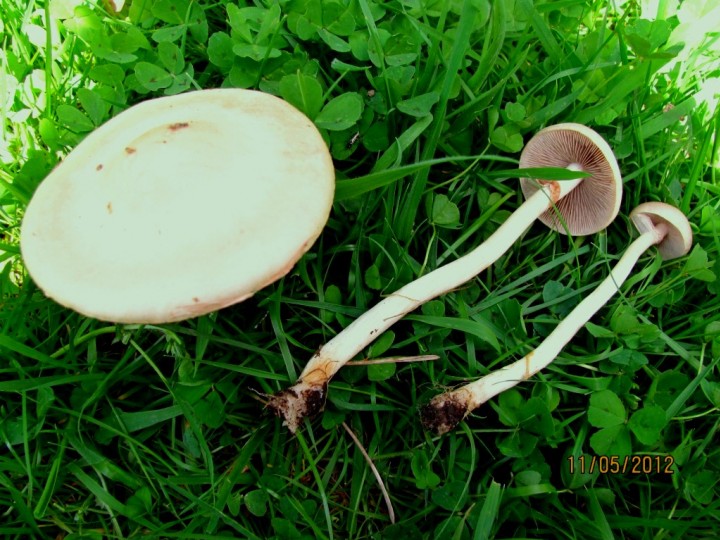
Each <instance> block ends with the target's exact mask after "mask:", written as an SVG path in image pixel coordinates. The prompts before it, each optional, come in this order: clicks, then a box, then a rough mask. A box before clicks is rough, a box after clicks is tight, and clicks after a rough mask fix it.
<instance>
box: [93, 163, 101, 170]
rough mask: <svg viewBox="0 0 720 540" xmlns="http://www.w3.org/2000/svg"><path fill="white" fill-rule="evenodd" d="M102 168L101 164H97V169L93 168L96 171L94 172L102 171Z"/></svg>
mask: <svg viewBox="0 0 720 540" xmlns="http://www.w3.org/2000/svg"><path fill="white" fill-rule="evenodd" d="M102 168H103V164H102V163H98V165H97V167H95V170H96V171H102Z"/></svg>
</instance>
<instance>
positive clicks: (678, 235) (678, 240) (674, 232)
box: [630, 202, 693, 260]
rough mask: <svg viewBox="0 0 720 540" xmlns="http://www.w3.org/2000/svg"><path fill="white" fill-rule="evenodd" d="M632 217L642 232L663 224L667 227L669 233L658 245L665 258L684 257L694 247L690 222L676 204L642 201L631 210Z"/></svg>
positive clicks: (661, 254)
mask: <svg viewBox="0 0 720 540" xmlns="http://www.w3.org/2000/svg"><path fill="white" fill-rule="evenodd" d="M630 219H631V220H632V222H633V224H634V225H635V227H636V228H637V230H638V231H639V232H640V233H641V234H642V233H644V232H647V231H648V230H649V229H650V228H651V227H657V226H658V225H661V224H662V225H664V226H665V227H666V228H667V234H666V235H665V237H664V238H663V239H662V240H661V241H660V243H659V244H658V245H657V248H658V251H659V252H660V256H661V257H662V258H663V259H665V260H669V259H675V258H677V257H682V256H683V255H686V254H687V253H688V252H689V251H690V248H691V247H692V241H693V234H692V229H691V228H690V223H689V222H688V219H687V217H685V214H683V213H682V212H681V211H680V210H678V209H677V208H675V207H674V206H670V205H669V204H665V203H661V202H647V203H642V204H640V205H638V206H637V207H635V209H634V210H633V211H632V212H630Z"/></svg>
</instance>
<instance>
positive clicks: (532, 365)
mask: <svg viewBox="0 0 720 540" xmlns="http://www.w3.org/2000/svg"><path fill="white" fill-rule="evenodd" d="M630 219H631V220H632V222H633V224H634V225H635V227H636V228H637V230H638V231H639V232H640V236H639V237H638V238H637V239H636V240H635V241H634V242H633V243H632V244H630V246H629V247H628V248H627V250H626V251H625V253H624V254H623V256H622V257H621V258H620V260H619V261H618V263H617V264H616V265H615V267H614V268H613V269H612V271H611V273H610V275H609V276H608V277H606V278H605V279H604V280H603V282H602V283H601V284H600V285H599V286H598V287H597V288H596V289H595V290H594V291H593V292H592V293H591V294H590V295H589V296H588V297H587V298H585V299H584V300H583V301H582V302H580V303H579V304H578V305H577V306H576V307H575V308H574V309H573V310H572V311H571V312H570V313H569V314H568V315H567V316H566V317H565V318H564V319H563V320H562V321H561V322H560V323H559V324H558V325H557V326H556V327H555V329H554V330H553V331H552V332H551V333H550V335H549V336H547V337H546V338H545V340H544V341H543V342H542V343H541V344H540V345H539V346H538V347H537V348H536V349H535V350H534V351H531V352H530V353H528V354H527V355H526V356H525V357H524V358H522V359H521V360H518V361H516V362H514V363H512V364H510V365H509V366H506V367H503V368H501V369H499V370H497V371H494V372H492V373H490V374H488V375H485V376H484V377H482V378H480V379H478V380H476V381H474V382H471V383H469V384H466V385H464V386H461V387H459V388H457V389H455V390H452V391H450V392H446V393H444V394H440V395H438V396H435V397H434V398H433V399H432V400H431V401H430V402H429V403H428V404H427V405H425V406H423V407H422V408H421V409H420V418H421V421H422V423H423V425H424V427H425V428H426V429H428V430H431V431H434V432H435V433H437V434H439V435H442V434H443V433H447V432H448V431H450V430H452V429H453V428H454V427H455V426H456V425H457V424H458V423H459V422H460V421H461V420H463V419H464V418H465V417H466V416H467V415H468V414H470V412H472V411H473V410H474V409H476V408H477V407H479V406H480V405H482V404H483V403H485V402H486V401H488V400H489V399H490V398H492V397H494V396H496V395H498V394H499V393H501V392H504V391H505V390H507V389H509V388H512V387H513V386H515V385H517V384H518V383H520V382H522V381H525V380H527V379H529V378H530V377H532V376H533V375H534V374H535V373H537V372H538V371H540V370H541V369H543V368H544V367H546V366H547V365H549V364H550V363H551V362H552V361H553V360H554V359H555V358H556V357H557V355H558V354H559V353H560V351H561V350H562V349H563V347H564V346H565V345H566V344H567V343H568V342H569V341H570V340H571V339H572V338H573V336H574V335H575V334H576V333H577V332H578V330H580V328H582V327H583V326H584V325H585V323H586V322H588V321H589V320H590V319H591V318H592V317H593V315H595V313H597V311H598V310H599V309H600V308H601V307H602V306H603V305H605V303H607V301H608V300H610V298H611V297H612V296H613V295H614V294H615V293H616V292H617V291H618V289H619V288H620V287H621V286H622V284H623V283H624V281H625V280H626V279H627V277H628V275H629V274H630V272H631V271H632V269H633V267H634V266H635V263H636V262H637V261H638V259H639V258H640V256H641V255H642V254H643V253H644V252H645V251H646V250H648V249H649V248H650V247H651V246H657V248H658V251H659V252H660V255H661V257H662V258H663V259H664V260H670V259H675V258H677V257H681V256H683V255H685V254H686V253H687V252H688V251H690V247H691V245H692V230H691V229H690V224H689V223H688V220H687V218H686V217H685V216H684V215H683V213H682V212H681V211H680V210H678V209H677V208H675V207H673V206H670V205H667V204H664V203H657V202H650V203H644V204H641V205H639V206H638V207H637V208H635V209H634V210H633V211H632V212H631V214H630Z"/></svg>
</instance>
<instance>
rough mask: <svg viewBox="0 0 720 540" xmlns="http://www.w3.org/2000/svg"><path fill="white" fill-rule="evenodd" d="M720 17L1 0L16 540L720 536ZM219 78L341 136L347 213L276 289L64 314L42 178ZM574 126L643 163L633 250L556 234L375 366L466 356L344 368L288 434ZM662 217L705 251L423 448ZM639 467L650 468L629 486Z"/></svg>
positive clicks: (617, 233)
mask: <svg viewBox="0 0 720 540" xmlns="http://www.w3.org/2000/svg"><path fill="white" fill-rule="evenodd" d="M711 4H712V3H705V2H700V1H697V0H691V1H685V2H684V3H683V4H682V6H680V7H677V6H674V4H673V3H669V2H663V3H658V5H656V6H653V5H652V2H649V3H643V4H642V5H643V6H644V7H643V8H641V7H640V5H639V4H637V3H632V2H629V3H625V4H624V5H623V8H622V9H620V8H616V7H614V4H612V3H608V2H604V1H601V0H597V1H595V2H588V3H584V4H583V3H575V2H543V1H540V0H538V1H536V2H531V1H529V0H516V1H515V2H507V3H506V2H493V6H492V7H491V5H490V3H489V2H486V1H478V2H469V1H464V2H460V1H457V2H448V3H445V2H434V3H433V2H423V3H421V2H400V1H396V0H392V1H389V2H385V3H380V2H376V1H374V0H358V1H357V2H344V1H337V2H317V1H315V2H314V1H311V0H292V1H290V2H282V3H273V2H264V3H263V2H256V3H255V4H252V5H250V4H246V3H244V2H243V3H240V5H238V4H236V3H233V2H229V1H227V0H219V1H212V2H211V1H200V2H190V1H187V0H176V1H170V0H135V1H133V2H132V3H130V4H129V6H125V7H124V8H123V10H122V11H121V12H120V13H117V14H116V13H115V12H114V11H112V10H111V9H110V4H107V5H105V4H100V3H98V4H88V3H85V2H83V1H80V0H78V1H72V0H64V1H59V2H52V3H49V4H47V3H45V2H42V1H40V0H38V1H35V2H29V3H21V2H19V1H17V0H0V14H1V16H0V20H1V21H2V23H1V25H0V39H1V40H2V48H1V49H0V122H1V123H2V127H3V129H2V132H1V133H2V138H0V163H1V165H0V220H1V221H2V225H3V236H2V238H1V239H0V265H2V266H1V267H0V268H1V271H0V289H1V294H2V304H1V305H2V308H1V310H0V327H1V329H2V332H1V333H0V394H1V396H2V399H1V400H0V440H1V441H2V450H1V451H0V515H2V519H0V534H2V535H3V537H7V538H30V537H34V538H65V539H68V540H69V539H78V538H134V537H149V538H198V539H199V538H202V539H212V538H374V539H394V538H403V539H411V538H458V539H466V538H467V539H470V538H472V539H481V538H491V537H496V538H603V539H605V538H633V539H634V538H638V539H651V538H652V539H661V538H678V537H684V538H688V539H690V538H708V537H712V536H714V535H715V532H714V531H716V530H717V527H718V525H719V524H720V523H719V522H720V497H718V489H719V488H718V484H717V478H718V473H719V472H720V453H719V451H718V449H717V444H716V441H717V430H718V425H719V424H720V415H719V414H718V407H720V373H719V371H718V367H717V363H718V361H719V360H718V359H719V358H720V309H719V308H720V300H719V294H718V293H719V292H720V281H718V275H720V257H718V254H719V252H720V232H719V231H720V217H719V216H720V214H719V213H718V208H719V207H720V185H719V184H718V181H717V179H716V164H717V156H718V147H717V140H718V139H717V137H716V134H717V133H718V130H719V129H720V113H719V112H718V111H719V110H718V108H717V99H716V93H717V91H718V80H719V79H718V69H719V68H720V63H719V62H718V59H719V58H720V47H719V46H718V34H717V33H716V31H715V29H714V28H712V26H709V22H710V21H715V20H717V17H716V15H717V11H718V8H713V7H712V6H711ZM50 29H52V33H51V32H50V31H49V30H50ZM218 86H241V87H251V88H259V89H262V90H264V91H266V92H272V93H274V94H277V95H280V96H281V97H283V98H284V99H286V100H288V101H290V102H291V103H293V104H294V105H296V106H297V107H299V108H300V109H301V110H303V111H304V112H305V113H306V114H308V115H309V116H310V117H311V118H312V119H313V120H315V122H316V124H317V125H319V126H320V127H321V128H322V130H323V133H324V136H325V137H326V140H327V141H328V144H329V146H330V148H331V151H332V153H333V157H334V159H335V165H336V169H337V176H338V196H337V198H336V203H335V208H334V212H333V213H332V215H331V217H330V221H329V222H328V224H327V227H326V229H325V231H324V233H323V235H322V236H321V238H320V239H319V240H318V242H317V244H316V245H315V246H314V247H313V248H312V249H311V251H310V252H309V253H308V254H307V255H306V256H305V257H304V258H303V259H302V260H301V261H300V262H299V263H298V265H297V266H296V268H295V269H294V270H293V271H292V272H291V274H289V275H288V276H287V277H285V278H284V279H283V280H281V281H279V282H278V283H276V284H274V285H272V286H270V287H268V288H267V289H264V290H263V291H261V292H259V293H258V294H257V295H256V296H255V297H254V298H252V299H250V300H248V301H246V302H245V303H242V304H239V305H237V306H233V307H230V308H226V309H224V310H222V311H220V312H218V313H214V314H212V315H208V316H204V317H200V318H197V319H193V320H189V321H186V322H183V323H178V324H169V325H164V326H136V325H122V326H121V325H114V324H110V323H104V322H100V321H97V320H91V319H87V318H84V317H82V316H80V315H79V314H77V313H74V312H72V311H69V310H67V309H64V308H62V307H60V306H59V305H57V304H56V303H54V302H53V301H51V300H49V299H47V298H45V297H44V296H43V294H42V293H41V292H40V291H39V290H38V289H37V287H36V286H35V285H34V283H33V282H32V280H31V279H30V278H29V277H28V275H27V273H26V272H25V270H24V267H23V265H22V258H21V256H20V251H19V224H20V222H21V220H22V215H23V210H24V208H25V206H26V204H27V202H28V201H29V199H30V197H31V196H32V192H33V190H34V189H35V187H36V186H37V185H38V184H39V183H40V182H41V181H42V179H43V178H44V177H45V176H46V175H47V174H48V173H49V171H50V170H51V169H52V167H54V165H55V164H57V163H58V162H59V160H61V159H62V157H63V156H64V155H66V154H67V153H68V152H69V151H70V150H71V149H72V148H73V147H74V146H76V145H77V144H78V143H79V142H80V141H81V140H82V138H83V137H84V136H85V135H86V134H87V133H89V132H90V131H92V130H93V129H94V128H95V127H96V126H98V125H100V124H101V123H103V122H104V121H106V120H107V119H109V118H110V117H112V116H114V115H115V114H117V113H118V112H120V111H121V110H123V109H124V108H126V107H128V106H130V105H132V104H134V103H137V102H140V101H142V100H144V99H148V98H151V97H154V96H158V95H163V94H172V93H178V92H183V91H189V90H192V89H197V88H210V87H218ZM561 121H577V122H584V123H587V124H588V125H590V126H592V127H593V128H594V129H596V130H597V131H599V132H600V133H601V134H602V135H603V136H604V137H605V138H606V139H607V140H608V142H609V143H610V145H611V146H612V147H613V149H614V150H615V152H616V154H617V156H618V159H619V162H620V166H621V170H622V171H623V173H624V180H625V194H624V199H623V203H622V207H621V213H620V215H619V217H618V219H616V220H615V222H614V223H613V224H612V225H611V226H610V227H609V228H608V229H607V230H606V231H604V232H601V233H598V234H597V235H594V236H591V237H587V238H567V237H565V236H559V235H557V234H554V233H550V232H549V231H548V230H547V229H544V228H543V227H542V226H541V225H539V224H537V225H535V226H533V227H532V228H531V229H530V230H529V231H528V232H527V233H526V234H525V235H524V237H523V238H522V239H521V240H520V241H519V242H518V243H517V244H515V246H514V247H513V248H512V249H511V250H510V251H509V252H508V253H507V254H506V255H505V256H503V257H502V258H501V259H500V260H499V261H498V262H497V263H496V264H494V265H493V266H492V267H490V268H489V269H488V270H487V271H486V272H484V273H483V274H482V275H480V276H479V277H478V278H477V279H475V280H473V281H472V282H471V283H468V284H467V285H466V286H465V287H463V288H461V289H459V290H456V291H452V292H450V293H449V294H447V295H445V296H443V297H440V298H438V299H436V300H433V301H431V302H429V303H428V304H426V305H425V306H423V308H422V309H421V310H418V311H417V312H415V313H413V314H411V315H409V316H407V317H406V318H405V319H403V320H402V321H401V322H399V323H397V324H396V325H395V326H394V327H393V328H392V329H391V330H390V331H388V332H386V334H385V335H383V336H381V337H380V338H379V339H378V340H377V341H376V343H375V344H373V346H372V347H371V348H370V349H369V351H367V356H368V357H370V358H381V357H391V356H414V355H420V354H422V355H425V354H434V355H438V356H439V357H440V358H439V359H438V360H436V361H428V362H415V363H398V364H374V365H373V364H371V365H355V366H352V367H346V368H344V369H343V370H342V371H341V372H340V374H339V375H338V376H337V377H336V379H335V380H334V381H333V383H332V384H331V388H330V396H329V398H330V399H329V403H328V405H327V408H326V410H325V412H324V413H323V414H322V415H321V417H320V418H318V419H316V420H315V421H313V422H308V423H306V425H305V426H304V428H303V429H301V430H300V432H299V434H298V435H297V437H291V436H289V435H288V433H287V432H286V430H285V428H283V427H282V426H281V425H280V423H279V422H278V421H277V419H275V418H273V417H269V416H267V415H265V414H263V403H262V401H263V398H262V395H263V394H270V393H273V392H275V391H277V390H279V389H281V388H283V387H285V386H286V385H287V384H289V383H291V382H292V381H293V380H294V378H295V376H296V375H297V373H299V371H300V370H301V369H302V364H303V363H304V362H305V361H306V359H307V358H309V357H310V355H311V354H312V352H313V351H314V350H315V349H316V348H317V347H318V346H320V345H321V344H322V343H324V342H326V341H327V340H328V339H330V338H331V337H332V336H334V335H335V334H336V333H337V332H339V331H340V330H341V329H342V328H343V327H345V326H347V325H348V324H349V323H350V322H351V321H352V320H353V319H354V318H355V317H357V316H358V315H359V314H360V313H362V312H363V311H364V310H365V309H367V308H368V307H370V306H371V305H373V304H374V303H375V302H377V301H378V300H379V299H380V298H381V297H382V295H383V294H387V293H390V292H392V291H393V290H395V289H397V288H399V287H400V286H401V285H402V284H404V283H406V282H408V281H409V280H411V279H413V278H414V277H415V276H417V275H419V274H421V273H423V272H426V271H428V270H430V269H433V268H435V267H437V266H438V265H439V264H441V263H442V262H445V261H450V260H453V259H454V258H455V257H457V256H458V255H460V254H463V253H465V252H467V251H469V250H470V249H471V248H472V247H474V246H476V245H478V244H479V243H480V242H481V241H482V240H483V239H484V238H486V237H487V236H488V235H489V234H491V233H492V231H493V230H495V228H497V226H498V224H500V223H502V222H503V220H504V219H505V218H506V217H507V216H508V215H509V213H510V212H512V211H513V210H514V209H515V208H517V206H518V205H519V204H520V203H521V200H522V199H521V195H520V194H519V190H518V183H517V180H516V179H515V178H514V177H513V174H512V173H511V172H508V173H504V172H501V171H507V170H511V169H513V168H515V167H516V159H517V157H518V152H519V151H520V149H521V148H522V144H523V141H524V140H527V139H528V138H529V137H530V136H531V135H532V133H534V132H536V131H537V130H539V129H540V128H541V127H543V126H545V125H549V124H553V123H558V122H561ZM461 158H462V159H461ZM431 160H437V161H431ZM430 164H432V167H430ZM651 200H661V201H665V202H668V203H670V204H674V205H675V206H678V207H679V208H681V209H682V210H683V211H684V212H685V213H686V214H687V215H688V217H689V219H690V221H691V224H692V227H693V231H694V233H695V242H694V249H693V251H692V252H691V254H689V255H688V256H686V257H684V258H682V259H680V260H677V261H671V262H667V263H664V262H662V261H661V260H660V259H659V257H657V256H656V254H655V252H653V251H651V252H648V254H647V255H646V256H644V257H643V258H642V259H641V260H640V262H639V264H638V266H637V267H636V271H635V273H634V274H633V276H631V278H630V279H629V280H628V282H627V283H626V285H625V286H624V287H623V288H622V291H621V293H620V294H618V295H616V296H615V297H614V298H613V299H612V300H611V301H610V302H609V303H608V305H607V306H606V307H604V308H603V309H602V310H601V311H600V312H599V313H598V315H597V316H596V317H595V318H594V319H593V321H592V323H591V324H588V325H587V326H586V329H585V330H583V331H581V333H580V334H578V336H577V337H576V338H575V339H574V340H573V341H572V342H571V343H570V344H569V345H568V346H567V347H566V348H565V349H564V351H563V353H562V354H561V355H560V357H559V358H558V359H557V361H556V362H555V363H554V364H553V365H552V366H550V367H549V368H548V369H547V370H545V371H544V372H541V373H540V374H538V375H537V376H535V377H534V378H533V379H531V380H530V381H528V382H527V383H525V384H523V385H521V386H519V387H518V388H516V389H513V390H510V391H508V392H506V393H504V394H501V395H500V396H498V397H497V398H495V399H493V400H491V402H490V403H489V404H487V405H485V406H484V407H483V408H481V409H480V410H478V411H476V413H475V414H474V415H472V416H471V417H470V418H469V419H468V420H467V421H466V422H464V423H463V424H462V425H461V427H460V428H459V429H458V430H456V431H455V432H453V433H450V434H448V435H446V436H443V437H440V438H434V437H431V436H430V435H428V434H426V433H424V432H423V431H422V429H421V427H420V423H419V421H418V416H417V409H418V407H419V406H420V405H421V404H423V403H425V402H427V401H428V400H429V399H430V398H431V397H432V396H433V395H435V394H437V393H438V392H440V391H441V390H443V389H444V388H446V387H449V386H453V385H455V384H458V383H461V382H463V381H465V380H467V379H469V378H473V377H476V376H477V375H478V374H484V373H487V372H488V371H489V370H492V369H495V368H497V367H499V366H501V365H505V364H507V363H508V362H511V361H513V360H515V359H517V358H519V357H521V356H522V355H523V354H525V353H526V352H527V351H529V350H531V349H532V348H533V347H534V346H536V345H537V344H538V343H539V342H540V341H541V340H542V338H543V336H545V335H547V334H548V333H549V332H550V331H551V330H552V328H553V327H554V325H556V324H557V322H558V320H560V319H561V318H562V317H563V316H564V315H565V314H566V313H568V312H569V311H570V310H571V309H572V307H573V306H574V305H575V304H576V303H577V302H578V301H579V300H580V299H581V298H582V297H583V296H584V295H586V294H588V292H589V291H591V290H592V289H593V288H594V286H596V285H597V284H598V283H599V282H600V281H601V280H602V279H603V278H604V277H605V276H606V275H607V272H608V271H609V268H610V267H611V266H612V264H613V262H614V261H615V260H617V258H618V257H619V256H620V254H621V253H622V251H623V249H624V248H625V247H626V246H627V245H628V244H629V242H630V239H631V237H632V234H633V233H632V227H631V225H630V224H629V221H628V219H627V215H628V214H629V212H630V211H631V210H632V208H634V207H635V206H636V205H637V204H639V203H641V202H645V201H651ZM495 343H497V346H495V345H494V344H495ZM350 431H351V432H352V433H353V434H354V435H355V436H356V437H357V438H358V440H359V441H360V442H361V444H362V446H363V447H364V450H365V451H366V452H367V454H368V456H369V458H370V459H371V461H372V463H373V464H374V467H376V469H377V471H378V474H379V476H380V477H381V478H382V480H383V482H384V484H385V488H386V489H387V492H388V493H389V498H390V501H391V503H392V506H393V509H394V514H395V517H396V523H395V524H392V523H391V520H390V515H389V510H388V506H387V504H386V502H385V500H384V498H383V494H382V490H381V489H380V486H379V485H378V482H377V480H376V477H375V475H374V473H373V470H372V467H371V466H370V464H369V463H368V461H367V459H366V458H365V457H364V453H363V450H361V449H360V447H359V446H358V445H357V444H356V443H355V442H354V441H353V437H352V436H351V435H350ZM603 456H605V457H604V461H603ZM611 456H618V458H619V462H620V463H622V462H623V460H624V456H629V459H630V461H629V463H630V464H639V465H638V467H639V470H638V471H637V472H632V471H630V470H627V469H626V470H625V472H621V471H618V472H616V473H612V472H610V471H609V468H610V459H611ZM593 457H595V460H596V461H595V463H596V466H595V467H594V470H593V471H592V472H590V471H589V470H588V469H589V467H590V465H589V464H590V463H591V462H593ZM643 458H652V459H656V458H657V459H656V461H648V460H647V459H646V460H645V461H643ZM583 460H584V461H583ZM583 463H584V464H585V466H584V470H583ZM602 463H605V465H604V466H603V465H602ZM643 463H644V464H646V465H647V464H648V463H650V465H649V466H647V467H646V469H645V470H644V471H643ZM655 463H661V464H663V465H665V464H666V463H671V467H670V469H669V470H670V471H671V472H672V474H667V473H666V472H665V469H664V468H663V469H662V470H661V471H658V470H657V467H655V465H654V464H655ZM600 468H603V470H602V471H601V470H599V469H600Z"/></svg>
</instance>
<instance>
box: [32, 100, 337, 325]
mask: <svg viewBox="0 0 720 540" xmlns="http://www.w3.org/2000/svg"><path fill="white" fill-rule="evenodd" d="M334 187H335V179H334V169H333V164H332V160H331V157H330V154H329V152H328V149H327V146H326V144H325V143H324V141H323V139H322V137H321V136H320V133H319V132H318V130H317V129H316V128H315V126H314V125H313V123H312V122H311V121H310V120H309V119H308V118H306V117H305V116H304V115H303V114H302V113H301V112H299V111H298V110H296V109H295V108H293V107H292V106H291V105H289V104H288V103H286V102H285V101H283V100H281V99H279V98H277V97H274V96H272V95H269V94H265V93H262V92H256V91H251V90H241V89H213V90H201V91H197V92H188V93H185V94H180V95H176V96H171V97H162V98H158V99H152V100H148V101H145V102H143V103H140V104H138V105H135V106H133V107H130V108H129V109H127V110H125V111H123V112H122V113H121V114H119V115H118V116H116V117H115V118H113V119H111V120H109V121H108V122H106V123H105V124H104V125H102V126H101V127H99V128H98V129H97V130H95V131H94V132H92V133H91V134H90V135H88V136H87V137H86V138H85V139H84V140H83V141H82V142H81V143H80V144H79V145H78V146H77V147H76V148H75V149H74V150H73V151H72V152H70V154H68V156H67V157H66V158H65V159H64V160H63V161H62V163H61V164H60V165H59V166H58V167H56V168H55V169H54V170H53V171H52V172H51V173H50V175H49V176H48V177H47V178H46V179H45V180H44V181H43V182H42V184H41V185H40V186H39V187H38V189H37V191H36V192H35V194H34V196H33V197H32V200H31V201H30V203H29V205H28V207H27V211H26V214H25V218H24V220H23V224H22V231H21V249H22V254H23V258H24V261H25V265H26V267H27V269H28V272H29V273H30V275H31V277H32V278H33V279H34V280H35V282H36V283H37V284H38V286H39V287H40V288H41V289H42V290H43V291H44V293H45V294H46V295H47V296H49V297H50V298H52V299H54V300H56V301H57V302H58V303H60V304H62V305H64V306H67V307H70V308H72V309H74V310H76V311H78V312H80V313H82V314H84V315H87V316H90V317H95V318H98V319H102V320H108V321H113V322H120V323H164V322H172V321H178V320H182V319H186V318H190V317H195V316H198V315H201V314H204V313H207V312H210V311H214V310H217V309H220V308H222V307H225V306H228V305H230V304H234V303H236V302H240V301H241V300H244V299H246V298H248V297H249V296H251V295H252V294H253V293H255V292H256V291H257V290H259V289H261V288H262V287H264V286H265V285H268V284H269V283H271V282H273V281H275V280H277V279H279V278H280V277H282V276H283V275H285V274H286V273H287V272H288V271H289V270H290V269H291V268H292V267H293V265H294V264H295V262H296V261H297V260H298V259H299V258H300V257H301V256H302V254H303V253H305V252H306V251H307V250H308V249H309V248H310V246H311V245H312V244H313V243H314V241H315V240H316V238H317V237H318V236H319V234H320V232H321V230H322V228H323V227H324V225H325V223H326V221H327V219H328V216H329V213H330V208H331V206H332V201H333V194H334Z"/></svg>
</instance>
